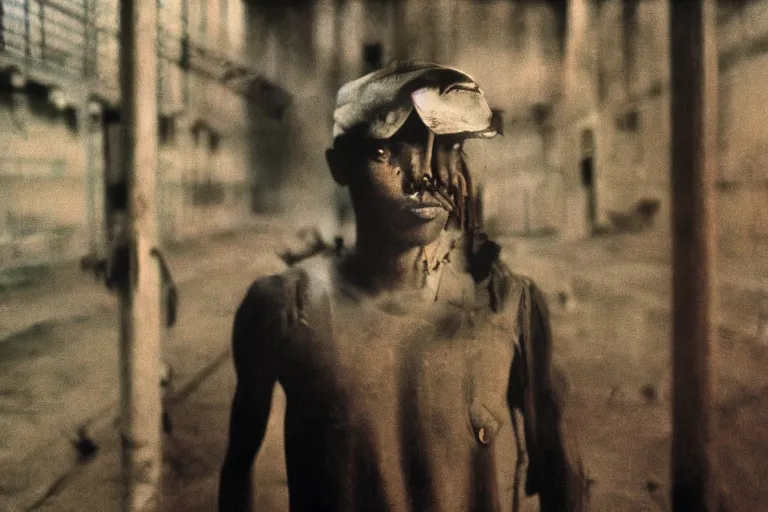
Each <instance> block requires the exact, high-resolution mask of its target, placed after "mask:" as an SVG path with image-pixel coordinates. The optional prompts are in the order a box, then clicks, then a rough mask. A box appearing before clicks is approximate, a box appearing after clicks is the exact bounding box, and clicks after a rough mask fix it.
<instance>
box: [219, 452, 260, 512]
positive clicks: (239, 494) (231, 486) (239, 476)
mask: <svg viewBox="0 0 768 512" xmlns="http://www.w3.org/2000/svg"><path fill="white" fill-rule="evenodd" d="M253 493H254V490H253V485H252V480H251V471H250V469H248V470H244V469H242V468H235V467H233V465H232V464H230V463H227V462H225V463H224V467H223V468H222V470H221V479H220V481H219V512H252V510H253Z"/></svg>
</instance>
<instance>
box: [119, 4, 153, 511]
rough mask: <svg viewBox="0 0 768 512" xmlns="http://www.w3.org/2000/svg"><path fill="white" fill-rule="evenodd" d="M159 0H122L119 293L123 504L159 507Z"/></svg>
mask: <svg viewBox="0 0 768 512" xmlns="http://www.w3.org/2000/svg"><path fill="white" fill-rule="evenodd" d="M156 22H157V4H156V2H145V1H143V0H142V1H139V0H121V2H120V89H121V101H122V116H121V117H122V120H123V146H122V147H123V151H124V154H123V165H124V166H125V167H124V172H125V174H124V175H125V178H126V185H127V187H126V189H127V199H128V221H127V223H128V224H127V228H128V229H127V233H126V234H127V247H128V255H129V262H130V265H129V269H130V271H129V275H128V281H127V283H126V286H124V287H122V289H121V291H120V309H121V322H120V325H121V331H120V372H121V375H120V377H121V380H120V414H121V421H120V431H121V432H120V434H121V443H122V471H123V488H122V500H121V501H122V510H123V511H124V512H134V511H139V510H152V509H155V508H156V507H157V497H158V489H159V483H160V474H161V451H160V450H161V444H160V443H161V395H160V370H159V368H160V364H159V363H160V336H161V319H160V269H159V266H158V262H157V261H155V260H154V258H153V257H152V256H151V254H150V251H151V250H152V248H153V247H155V244H156V243H157V216H156V204H155V190H156V168H157V94H156V90H157V53H156V39H157V23H156Z"/></svg>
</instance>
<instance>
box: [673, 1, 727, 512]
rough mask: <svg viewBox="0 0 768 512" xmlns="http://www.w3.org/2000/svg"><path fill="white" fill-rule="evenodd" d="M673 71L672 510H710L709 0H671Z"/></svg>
mask: <svg viewBox="0 0 768 512" xmlns="http://www.w3.org/2000/svg"><path fill="white" fill-rule="evenodd" d="M669 8H670V31H671V32H670V34H671V37H670V51H671V74H672V159H671V161H672V197H673V204H672V221H673V302H674V312H673V347H672V364H673V396H672V418H673V428H672V480H673V481H672V505H673V509H674V510H675V511H680V512H682V511H686V512H700V511H701V512H704V511H706V512H715V510H717V505H718V503H717V500H718V487H717V482H716V478H715V428H716V427H715V423H714V421H713V407H712V405H713V403H712V402H713V396H714V391H713V380H714V376H713V368H714V365H713V364H712V361H711V353H712V347H713V345H714V342H715V334H716V331H715V308H714V304H715V300H714V299H715V297H714V294H715V287H714V277H715V276H714V268H715V264H716V257H717V253H716V229H715V180H716V178H717V153H716V151H717V78H718V70H717V47H716V41H715V37H716V33H715V31H716V25H715V14H716V12H715V9H716V5H715V2H714V0H697V1H690V2H677V1H670V2H669Z"/></svg>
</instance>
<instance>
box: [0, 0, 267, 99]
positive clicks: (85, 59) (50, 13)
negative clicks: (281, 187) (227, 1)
mask: <svg viewBox="0 0 768 512" xmlns="http://www.w3.org/2000/svg"><path fill="white" fill-rule="evenodd" d="M1 2H2V8H3V9H2V11H1V12H2V16H0V56H6V57H11V59H12V60H13V61H15V62H16V63H17V64H18V66H19V67H20V68H21V69H22V70H28V69H30V68H31V69H35V70H42V71H45V72H48V73H52V74H54V75H55V76H56V77H57V78H61V79H63V80H65V81H66V80H69V81H71V82H75V83H79V82H80V81H81V80H82V79H88V78H94V79H95V80H96V84H98V86H101V87H106V88H108V89H114V90H116V89H117V88H118V67H119V58H120V56H119V48H120V45H119V37H120V33H119V28H117V27H119V21H118V19H117V18H118V16H117V12H116V10H115V12H109V11H108V10H107V9H108V6H106V5H104V3H103V2H101V3H100V2H99V1H98V0H56V1H54V0H1ZM162 9H163V8H161V13H162ZM113 15H114V16H115V18H114V19H113V20H110V23H109V25H111V27H110V26H105V25H107V24H105V23H103V20H105V19H108V17H110V16H113ZM181 15H182V18H183V17H184V16H186V14H185V13H184V12H182V14H181ZM163 18H164V17H163V16H162V15H161V16H159V19H163ZM186 26H187V23H184V19H182V27H183V29H182V32H183V33H181V34H177V33H174V32H172V31H171V30H168V29H167V28H166V27H165V26H164V25H163V24H162V23H161V24H159V25H158V56H159V58H160V59H161V65H160V76H159V83H160V84H163V85H161V90H160V98H161V100H162V98H163V97H164V96H165V95H167V94H168V90H167V89H168V87H167V86H166V85H165V84H168V83H169V81H170V77H169V76H167V75H168V72H167V68H168V67H169V66H176V67H178V68H179V69H180V70H181V72H182V73H181V74H182V75H183V74H184V73H185V72H187V71H191V72H194V73H195V74H197V75H199V76H203V77H205V78H207V79H210V80H214V81H217V82H220V83H222V84H224V85H225V86H227V87H229V88H230V89H231V90H233V91H234V92H235V93H237V94H243V95H244V94H247V92H248V83H249V80H250V79H252V78H254V77H255V74H254V72H253V71H252V70H251V69H250V68H249V67H248V66H247V65H245V63H243V62H242V61H239V60H238V59H235V58H233V57H231V56H228V55H225V54H224V53H223V52H221V51H218V50H216V49H213V48H211V47H209V46H207V45H206V44H204V43H201V42H200V41H193V40H192V39H191V38H190V35H189V33H188V30H187V28H186ZM182 80H184V78H182Z"/></svg>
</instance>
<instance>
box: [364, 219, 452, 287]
mask: <svg viewBox="0 0 768 512" xmlns="http://www.w3.org/2000/svg"><path fill="white" fill-rule="evenodd" d="M444 235H445V233H444ZM449 250H450V247H446V239H445V238H444V236H441V237H438V239H437V240H435V241H434V242H432V243H430V244H429V245H426V246H416V247H399V248H398V247H393V246H391V245H388V244H384V243H382V241H381V239H380V238H377V237H373V236H366V235H365V234H362V233H358V237H357V243H356V245H355V252H354V254H353V255H352V258H351V261H350V269H349V270H350V271H351V273H352V275H351V276H350V277H352V279H353V280H354V281H355V283H356V284H357V285H359V286H361V287H362V288H365V289H366V290H368V291H370V292H372V293H379V292H383V291H390V292H391V291H401V290H418V289H423V288H425V287H426V286H428V283H429V278H430V275H434V273H435V272H436V271H437V270H438V268H437V267H438V266H439V263H440V262H441V261H442V259H443V257H444V256H445V254H446V253H447V252H448V251H449Z"/></svg>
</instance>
